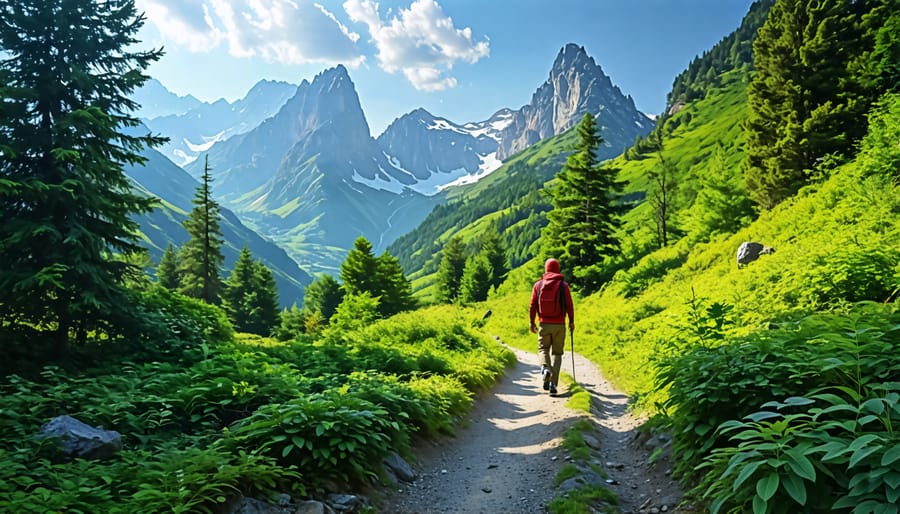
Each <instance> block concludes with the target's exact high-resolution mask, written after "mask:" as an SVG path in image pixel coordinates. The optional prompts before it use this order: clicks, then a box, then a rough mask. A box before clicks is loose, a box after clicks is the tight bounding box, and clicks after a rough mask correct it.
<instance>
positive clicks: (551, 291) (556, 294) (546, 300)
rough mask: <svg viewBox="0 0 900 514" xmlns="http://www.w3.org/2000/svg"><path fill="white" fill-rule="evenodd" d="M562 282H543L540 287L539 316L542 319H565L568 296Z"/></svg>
mask: <svg viewBox="0 0 900 514" xmlns="http://www.w3.org/2000/svg"><path fill="white" fill-rule="evenodd" d="M562 284H563V281H562V280H543V279H541V283H540V285H538V314H539V315H540V316H541V317H542V318H557V317H560V316H562V317H565V315H566V296H565V294H566V293H565V290H564V288H563V287H562Z"/></svg>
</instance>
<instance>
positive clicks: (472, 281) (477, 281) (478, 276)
mask: <svg viewBox="0 0 900 514" xmlns="http://www.w3.org/2000/svg"><path fill="white" fill-rule="evenodd" d="M490 291H491V265H490V263H489V262H488V260H487V257H486V256H485V255H484V254H483V253H479V254H478V255H475V256H473V257H470V258H469V259H468V260H467V261H466V268H465V270H464V271H463V277H462V283H461V284H460V287H459V301H460V302H462V303H471V302H483V301H485V300H487V297H488V293H489V292H490Z"/></svg>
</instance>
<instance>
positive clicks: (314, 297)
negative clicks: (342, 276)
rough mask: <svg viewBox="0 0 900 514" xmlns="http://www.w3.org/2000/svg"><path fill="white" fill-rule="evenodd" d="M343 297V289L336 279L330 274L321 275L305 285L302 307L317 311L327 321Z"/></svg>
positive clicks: (309, 310)
mask: <svg viewBox="0 0 900 514" xmlns="http://www.w3.org/2000/svg"><path fill="white" fill-rule="evenodd" d="M343 299H344V291H343V289H341V285H340V284H339V283H338V281H337V280H336V279H335V278H334V277H332V276H331V275H322V276H320V277H318V278H316V279H315V280H313V281H312V283H310V284H309V285H308V286H306V291H305V292H304V294H303V307H304V308H305V309H306V310H307V311H308V312H318V313H319V314H321V315H322V319H323V320H324V321H325V322H326V323H327V322H328V320H330V319H331V316H333V315H334V312H335V310H337V306H338V305H340V304H341V300H343Z"/></svg>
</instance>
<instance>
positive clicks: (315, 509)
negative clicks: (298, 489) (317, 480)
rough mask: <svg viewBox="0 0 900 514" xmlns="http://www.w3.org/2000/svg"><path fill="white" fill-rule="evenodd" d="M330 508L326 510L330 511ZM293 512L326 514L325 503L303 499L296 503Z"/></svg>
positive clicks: (297, 513) (296, 513)
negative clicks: (295, 508)
mask: <svg viewBox="0 0 900 514" xmlns="http://www.w3.org/2000/svg"><path fill="white" fill-rule="evenodd" d="M330 510H331V509H329V510H328V512H330ZM294 514H327V513H326V510H325V504H324V503H322V502H317V501H313V500H310V501H304V502H300V503H298V504H297V510H295V511H294Z"/></svg>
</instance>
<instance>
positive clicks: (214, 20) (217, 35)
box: [138, 0, 365, 67]
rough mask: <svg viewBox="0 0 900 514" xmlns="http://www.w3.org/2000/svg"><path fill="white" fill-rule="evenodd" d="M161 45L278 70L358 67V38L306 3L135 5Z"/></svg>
mask: <svg viewBox="0 0 900 514" xmlns="http://www.w3.org/2000/svg"><path fill="white" fill-rule="evenodd" d="M138 8H139V9H141V10H143V11H144V12H146V14H147V19H148V21H149V22H150V23H152V24H153V25H155V26H156V27H157V28H158V29H159V31H160V33H161V34H162V36H163V38H164V40H165V41H166V43H167V44H174V45H176V46H179V47H184V48H186V49H187V50H189V51H191V52H208V51H210V50H212V49H214V48H216V47H218V46H220V45H222V44H225V45H227V48H228V53H229V54H231V55H232V56H235V57H247V58H249V57H261V58H263V59H265V60H267V61H269V62H278V63H282V64H306V63H322V64H337V63H343V64H345V65H347V66H350V67H356V66H358V65H359V64H361V63H362V62H363V61H364V60H365V57H364V56H362V55H361V54H360V52H359V49H358V48H357V47H356V41H358V40H359V34H356V33H354V32H352V31H350V30H349V29H348V28H347V27H346V26H345V25H343V24H341V23H340V22H339V21H338V20H337V18H336V17H335V16H334V14H332V13H331V12H329V11H328V10H327V9H326V8H325V7H324V6H322V5H321V4H318V3H313V1H312V0H138Z"/></svg>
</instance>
